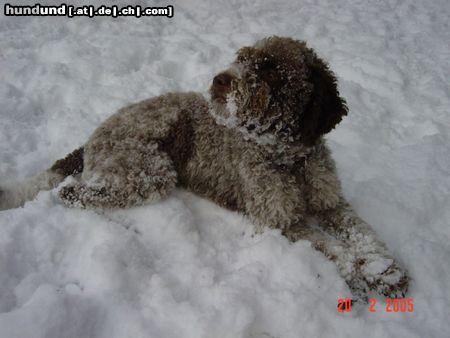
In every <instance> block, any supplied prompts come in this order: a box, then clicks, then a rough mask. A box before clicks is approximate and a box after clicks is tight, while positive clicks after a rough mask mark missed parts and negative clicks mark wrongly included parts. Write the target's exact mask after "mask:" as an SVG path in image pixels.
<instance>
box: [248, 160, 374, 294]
mask: <svg viewBox="0 0 450 338" xmlns="http://www.w3.org/2000/svg"><path fill="white" fill-rule="evenodd" d="M240 174H241V179H242V189H243V193H244V200H245V212H246V214H247V215H248V216H249V217H250V219H251V220H252V221H253V223H254V224H255V225H256V226H258V228H259V230H260V231H261V230H262V229H263V228H264V227H271V228H279V229H281V230H282V234H283V235H284V236H285V237H286V238H288V239H289V240H290V241H291V242H296V241H298V240H300V239H303V240H307V241H310V242H311V245H312V246H313V247H314V248H315V249H316V250H318V251H320V252H322V253H323V254H324V255H325V256H326V257H327V258H328V259H329V260H331V261H333V262H334V263H335V264H336V265H337V267H338V270H339V273H340V275H341V276H342V277H343V278H344V279H345V281H346V282H347V284H348V285H349V287H350V289H351V291H352V293H353V295H354V296H355V298H357V299H364V300H365V299H367V291H368V286H367V284H366V283H365V280H364V279H363V278H361V276H360V275H359V274H357V273H356V269H355V258H354V257H355V256H354V255H353V253H352V252H351V250H349V247H348V245H347V244H346V243H344V242H342V241H340V240H338V239H336V238H334V237H332V236H330V235H328V234H326V233H324V232H323V231H321V230H319V229H318V228H315V227H311V226H310V225H309V224H308V222H307V220H306V203H305V199H304V196H303V195H302V193H301V192H302V188H304V187H303V186H302V183H299V182H298V181H297V180H296V178H295V177H294V176H293V175H291V174H288V173H285V172H283V171H278V170H276V169H273V168H269V167H268V166H266V165H264V164H252V165H245V164H241V168H240Z"/></svg>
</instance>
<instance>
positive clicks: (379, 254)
mask: <svg viewBox="0 0 450 338" xmlns="http://www.w3.org/2000/svg"><path fill="white" fill-rule="evenodd" d="M317 216H318V218H319V220H320V222H321V225H322V226H323V227H324V229H325V230H326V231H327V232H328V233H330V234H333V235H334V236H335V237H336V238H338V239H341V240H342V241H344V242H345V243H347V244H348V245H349V247H350V248H351V250H352V251H353V252H354V255H355V258H356V268H357V269H358V270H359V274H360V275H361V276H363V278H364V279H365V280H366V282H367V285H368V286H369V288H370V289H371V290H373V291H376V292H377V293H378V294H381V295H384V296H386V297H389V298H403V297H404V296H405V294H406V292H407V290H408V285H409V277H408V275H407V272H406V271H405V270H404V269H403V268H402V267H401V266H400V264H399V263H398V262H397V261H396V260H395V259H394V258H393V257H392V255H391V254H390V253H389V252H388V250H387V248H386V245H385V244H384V243H383V242H381V241H380V240H379V239H378V237H377V235H376V233H375V232H374V231H373V229H372V228H371V227H370V226H369V224H367V223H366V222H365V221H363V220H362V219H361V218H360V217H358V215H356V213H355V212H354V211H353V209H352V208H351V206H350V205H349V204H348V203H347V202H345V200H343V199H342V200H341V202H340V203H339V205H338V206H337V207H336V208H334V209H331V210H327V211H323V212H321V213H319V214H317Z"/></svg>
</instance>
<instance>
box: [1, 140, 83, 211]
mask: <svg viewBox="0 0 450 338" xmlns="http://www.w3.org/2000/svg"><path fill="white" fill-rule="evenodd" d="M82 171H83V147H81V148H78V149H77V150H75V151H73V152H71V153H70V154H69V155H67V156H66V157H64V158H63V159H61V160H58V161H56V162H55V163H54V164H53V165H52V166H51V167H50V168H49V169H47V170H46V171H44V172H42V173H40V174H38V175H36V176H33V177H31V178H29V179H27V180H25V181H23V182H19V183H14V184H9V185H5V186H0V210H5V209H12V208H17V207H20V206H22V205H24V203H25V202H26V201H30V200H32V199H33V198H34V197H36V195H37V194H38V193H39V191H41V190H50V189H53V188H54V187H56V186H57V185H58V184H59V183H61V182H62V181H63V180H64V178H66V177H67V176H70V175H76V174H78V173H81V172H82Z"/></svg>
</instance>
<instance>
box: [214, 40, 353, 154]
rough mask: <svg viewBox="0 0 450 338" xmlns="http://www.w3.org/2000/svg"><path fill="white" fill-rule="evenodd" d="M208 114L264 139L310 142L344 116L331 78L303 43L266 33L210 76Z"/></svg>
mask: <svg viewBox="0 0 450 338" xmlns="http://www.w3.org/2000/svg"><path fill="white" fill-rule="evenodd" d="M210 94H211V103H212V110H211V111H212V114H213V115H214V116H215V117H216V120H217V121H218V122H219V123H222V124H225V125H227V126H228V127H230V128H238V129H239V130H241V131H242V132H244V134H246V135H247V136H248V137H251V138H254V139H256V140H260V141H267V142H283V143H293V142H300V143H301V144H303V145H306V146H311V145H313V144H315V142H316V140H317V139H318V138H319V137H320V136H321V135H323V134H325V133H328V132H329V131H330V130H331V129H333V128H334V126H335V125H336V124H338V123H339V122H340V121H341V119H342V116H343V115H346V114H347V107H346V104H345V100H343V99H342V98H341V97H340V96H339V92H338V90H337V84H336V77H335V76H334V74H333V72H332V71H331V70H330V69H329V68H328V66H327V64H326V63H325V62H324V61H322V60H321V59H319V58H318V57H317V55H316V54H315V52H314V51H313V50H312V49H310V48H307V47H306V43H305V42H302V41H298V40H293V39H291V38H281V37H276V36H273V37H269V38H265V39H262V40H260V41H258V42H257V43H256V44H255V45H254V46H252V47H243V48H241V49H240V50H239V51H238V52H237V58H236V61H235V62H234V63H233V64H232V65H231V67H230V68H229V69H228V70H226V71H224V72H221V73H220V74H218V75H217V76H216V77H214V79H213V83H212V85H211V88H210Z"/></svg>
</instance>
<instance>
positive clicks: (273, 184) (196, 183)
mask: <svg viewBox="0 0 450 338" xmlns="http://www.w3.org/2000/svg"><path fill="white" fill-rule="evenodd" d="M209 94H210V98H209V99H205V97H204V96H202V95H201V94H198V93H168V94H165V95H162V96H158V97H155V98H151V99H148V100H145V101H142V102H139V103H136V104H132V105H129V106H127V107H125V108H122V109H120V110H119V111H118V112H117V113H116V114H114V115H112V116H111V117H110V118H109V119H107V120H106V121H105V122H104V123H103V124H101V125H100V126H99V127H98V128H97V130H95V132H94V133H93V135H92V136H91V137H90V138H89V139H88V141H87V142H86V143H85V144H84V145H83V146H82V147H81V148H79V149H77V150H75V151H74V152H72V153H71V154H69V155H67V156H66V157H65V158H64V159H61V160H58V161H56V162H55V163H54V164H53V166H51V167H50V169H48V170H46V171H45V172H43V173H40V174H38V175H37V176H35V177H33V178H31V179H29V180H28V181H26V182H22V183H21V184H16V185H13V186H10V187H7V186H2V187H1V189H0V209H7V208H13V207H18V206H20V205H23V203H24V202H25V201H27V200H30V199H32V198H34V197H35V196H36V194H37V193H38V192H39V191H40V190H44V189H52V188H54V187H56V186H57V185H58V184H59V183H60V182H62V181H63V180H64V179H65V178H66V177H67V176H70V175H73V176H77V177H78V180H74V181H73V182H71V183H69V184H67V185H64V186H63V187H61V188H60V190H59V196H60V198H61V200H62V202H63V203H64V204H65V205H66V206H68V207H78V208H101V209H113V208H129V207H133V206H138V205H143V204H147V203H152V202H155V201H159V200H161V199H163V198H164V197H165V196H167V195H168V194H169V193H170V192H171V191H172V190H173V189H174V188H175V187H177V186H180V187H183V188H185V189H187V190H190V191H192V192H194V193H196V194H197V195H199V196H202V197H205V198H207V199H210V200H212V201H214V202H215V203H217V204H219V205H221V206H223V207H225V208H227V209H230V210H234V211H238V212H241V213H244V214H245V215H247V216H248V217H249V218H250V219H251V221H252V222H253V223H254V224H255V226H256V227H257V229H258V230H262V229H264V228H265V227H269V228H277V229H281V232H282V234H283V235H285V236H286V237H287V238H288V239H289V240H291V241H297V240H299V239H305V240H309V241H311V243H312V245H313V247H314V248H316V249H317V250H319V251H321V252H322V253H323V254H324V255H325V256H326V257H328V258H329V259H330V260H331V261H333V262H335V263H336V265H337V267H338V270H339V272H340V274H341V276H342V277H343V278H344V279H345V281H346V282H347V284H348V286H349V287H350V289H351V291H352V293H353V295H354V296H355V299H362V300H366V301H367V299H368V295H369V294H370V293H377V294H380V295H383V296H386V297H390V298H396V297H404V296H405V293H406V292H407V289H408V285H409V280H410V279H409V277H408V274H407V272H406V270H405V269H403V268H402V267H401V266H400V264H399V263H398V262H397V261H396V260H395V259H394V258H393V257H392V256H391V255H390V254H389V252H388V250H387V249H386V246H385V245H384V244H383V243H382V242H381V241H380V240H379V239H378V238H377V236H376V234H375V232H374V231H373V230H372V229H371V227H370V226H369V225H368V224H367V223H366V222H364V221H363V220H362V219H360V218H359V217H358V216H357V215H356V214H355V212H354V211H353V210H352V208H351V206H350V205H349V204H348V203H347V202H346V200H345V198H344V196H343V194H342V191H341V184H340V181H339V178H338V176H337V174H336V168H335V163H334V161H333V159H332V157H331V154H330V150H329V149H328V147H327V145H326V141H325V139H324V138H323V136H324V135H325V134H327V133H328V132H329V131H331V130H332V129H333V128H334V127H335V126H336V125H337V124H338V123H339V122H340V121H341V119H342V118H343V116H345V115H347V112H348V109H347V105H346V102H345V100H344V99H343V98H341V97H340V94H339V91H338V89H337V80H336V77H335V75H334V74H333V72H332V71H331V70H330V69H329V66H328V65H327V64H326V62H324V61H323V60H322V59H321V58H319V57H318V56H317V54H316V53H315V52H314V51H313V50H312V49H311V48H309V47H307V45H306V43H305V42H303V41H299V40H294V39H291V38H285V37H277V36H272V37H268V38H265V39H262V40H260V41H258V42H256V43H255V44H254V45H253V46H250V47H243V48H241V49H240V50H239V51H238V52H237V57H236V60H235V61H234V62H233V63H232V64H231V66H230V67H229V69H227V70H225V71H223V72H221V73H219V74H218V75H216V76H215V77H214V78H213V81H212V85H211V87H210V89H209ZM312 217H313V218H315V219H316V221H317V222H318V226H314V225H311V222H310V220H311V218H312Z"/></svg>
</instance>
